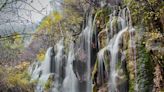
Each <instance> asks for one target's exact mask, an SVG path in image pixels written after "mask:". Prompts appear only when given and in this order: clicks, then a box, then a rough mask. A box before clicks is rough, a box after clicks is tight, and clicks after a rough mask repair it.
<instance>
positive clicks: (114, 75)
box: [109, 28, 128, 92]
mask: <svg viewBox="0 0 164 92" xmlns="http://www.w3.org/2000/svg"><path fill="white" fill-rule="evenodd" d="M127 30H128V28H125V29H123V30H121V31H120V32H119V33H118V34H117V35H116V38H115V41H114V43H109V44H112V45H111V47H110V48H109V49H110V52H111V61H110V82H111V83H110V84H111V85H110V86H111V87H110V88H111V89H110V91H109V92H115V91H116V92H117V90H116V89H117V87H116V86H117V84H116V83H117V81H116V78H117V77H119V76H118V72H117V71H116V64H117V62H118V52H119V43H120V41H121V37H122V34H123V33H124V32H126V31H127ZM112 42H113V41H112Z"/></svg>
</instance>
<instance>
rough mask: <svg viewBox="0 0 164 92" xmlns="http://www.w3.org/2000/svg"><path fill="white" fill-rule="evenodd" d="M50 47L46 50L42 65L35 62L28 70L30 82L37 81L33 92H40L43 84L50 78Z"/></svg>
mask: <svg viewBox="0 0 164 92" xmlns="http://www.w3.org/2000/svg"><path fill="white" fill-rule="evenodd" d="M51 51H52V47H50V48H48V50H47V52H46V55H45V59H44V61H42V63H39V62H35V63H34V64H33V65H32V66H31V67H30V68H29V70H30V71H29V72H30V74H31V81H35V80H38V84H37V86H36V89H35V92H42V91H43V90H44V87H43V86H44V84H45V83H46V82H47V81H48V79H49V76H50V62H51Z"/></svg>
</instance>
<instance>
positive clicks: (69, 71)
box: [63, 42, 78, 92]
mask: <svg viewBox="0 0 164 92" xmlns="http://www.w3.org/2000/svg"><path fill="white" fill-rule="evenodd" d="M74 60H75V56H74V43H73V42H71V44H70V48H69V53H68V60H67V65H66V77H65V79H64V82H63V92H78V89H77V87H78V84H77V78H76V76H75V74H74V71H73V61H74Z"/></svg>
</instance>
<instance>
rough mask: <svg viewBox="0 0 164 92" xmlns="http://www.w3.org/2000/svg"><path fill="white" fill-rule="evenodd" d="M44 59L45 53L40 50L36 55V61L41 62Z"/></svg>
mask: <svg viewBox="0 0 164 92" xmlns="http://www.w3.org/2000/svg"><path fill="white" fill-rule="evenodd" d="M44 58H45V52H44V51H43V50H41V51H40V52H39V53H38V54H37V60H38V61H43V60H44Z"/></svg>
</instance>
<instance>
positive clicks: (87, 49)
mask: <svg viewBox="0 0 164 92" xmlns="http://www.w3.org/2000/svg"><path fill="white" fill-rule="evenodd" d="M92 31H93V30H92V16H91V14H89V17H88V22H87V25H86V27H85V29H84V30H83V31H82V33H81V35H80V38H81V41H82V42H81V45H80V48H81V50H84V53H85V55H86V57H85V60H84V61H82V62H85V63H86V73H85V75H84V78H85V79H84V80H85V81H86V92H91V90H92V86H91V85H92V82H91V41H92V34H93V32H92Z"/></svg>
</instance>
